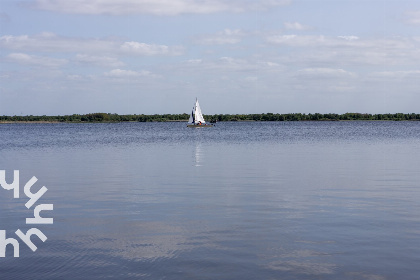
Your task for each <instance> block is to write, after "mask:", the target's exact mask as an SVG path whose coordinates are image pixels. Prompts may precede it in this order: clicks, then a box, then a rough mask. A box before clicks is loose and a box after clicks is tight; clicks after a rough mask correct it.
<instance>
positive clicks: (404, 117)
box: [0, 113, 420, 123]
mask: <svg viewBox="0 0 420 280" xmlns="http://www.w3.org/2000/svg"><path fill="white" fill-rule="evenodd" d="M188 118H189V115H188V114H185V113H184V114H163V115H143V114H141V115H136V114H134V115H118V114H108V113H93V114H85V115H79V114H74V115H66V116H32V115H30V116H0V122H76V123H78V122H167V121H187V120H188ZM204 118H205V119H206V120H207V121H209V122H216V121H355V120H361V121H362V120H363V121H420V114H415V113H411V114H404V113H396V114H361V113H345V114H319V113H315V114H301V113H293V114H274V113H266V114H242V115H240V114H236V115H230V114H216V115H204Z"/></svg>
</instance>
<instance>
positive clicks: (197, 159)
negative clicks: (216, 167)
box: [194, 143, 203, 167]
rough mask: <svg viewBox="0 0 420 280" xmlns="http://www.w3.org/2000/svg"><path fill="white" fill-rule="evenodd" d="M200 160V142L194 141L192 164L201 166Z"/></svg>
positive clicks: (201, 157)
mask: <svg viewBox="0 0 420 280" xmlns="http://www.w3.org/2000/svg"><path fill="white" fill-rule="evenodd" d="M202 161H203V149H202V148H201V144H200V143H196V144H195V149H194V166H196V167H198V166H202Z"/></svg>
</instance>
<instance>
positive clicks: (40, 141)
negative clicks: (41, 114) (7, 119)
mask: <svg viewBox="0 0 420 280" xmlns="http://www.w3.org/2000/svg"><path fill="white" fill-rule="evenodd" d="M419 162H420V122H261V123H260V122H240V123H235V122H230V123H218V124H217V125H216V126H215V127H213V128H201V129H191V128H186V125H185V123H116V124H2V125H0V170H6V179H7V181H8V182H11V181H12V180H13V170H20V188H21V191H20V194H21V196H20V198H16V199H14V198H13V192H12V191H10V190H4V189H3V188H0V230H6V235H7V237H8V238H9V237H12V238H15V239H17V240H20V239H19V238H18V237H17V236H16V235H15V233H14V232H15V231H16V230H17V229H21V230H22V231H23V232H26V231H27V230H28V229H30V228H32V227H36V228H38V229H40V230H41V231H42V232H43V233H44V234H45V235H46V236H47V238H48V239H47V240H46V241H45V242H44V243H43V242H42V241H41V240H39V238H38V237H36V236H32V241H33V243H34V244H35V245H36V246H37V247H38V250H37V251H35V252H32V251H31V250H30V249H29V248H28V246H26V245H25V243H23V242H22V241H20V257H19V258H14V257H13V247H12V246H11V245H8V246H7V247H6V257H5V258H0V279H104V278H112V279H372V280H383V279H398V280H401V279H419V275H420V265H419V263H420V168H419ZM32 176H36V177H37V178H38V182H37V183H36V184H35V185H34V187H33V189H34V190H36V189H37V188H40V187H41V186H46V187H47V188H48V191H47V192H46V193H45V194H44V196H43V197H42V198H41V199H40V200H39V202H38V203H46V204H48V203H50V204H53V205H54V210H53V211H42V212H41V216H43V217H53V218H54V224H52V225H51V224H50V225H26V223H25V218H28V217H33V214H34V213H33V208H31V209H29V210H28V209H27V208H26V207H25V205H24V204H25V203H26V202H27V201H28V198H27V197H26V196H25V195H24V192H23V186H24V184H25V183H26V182H27V181H28V180H29V179H30V178H31V177H32ZM33 192H35V191H33Z"/></svg>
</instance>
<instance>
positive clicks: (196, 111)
mask: <svg viewBox="0 0 420 280" xmlns="http://www.w3.org/2000/svg"><path fill="white" fill-rule="evenodd" d="M200 122H201V123H202V124H204V123H206V122H205V121H204V118H203V114H202V113H201V108H200V104H198V99H196V100H195V105H194V107H193V109H192V112H191V114H190V119H189V120H188V123H190V124H198V123H200Z"/></svg>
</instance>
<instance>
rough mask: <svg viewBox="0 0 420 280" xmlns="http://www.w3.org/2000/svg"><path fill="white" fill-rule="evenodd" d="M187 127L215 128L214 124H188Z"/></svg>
mask: <svg viewBox="0 0 420 280" xmlns="http://www.w3.org/2000/svg"><path fill="white" fill-rule="evenodd" d="M187 127H197V128H199V127H213V125H212V124H201V125H200V124H187Z"/></svg>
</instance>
